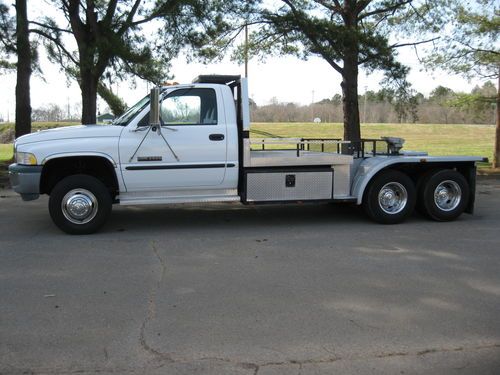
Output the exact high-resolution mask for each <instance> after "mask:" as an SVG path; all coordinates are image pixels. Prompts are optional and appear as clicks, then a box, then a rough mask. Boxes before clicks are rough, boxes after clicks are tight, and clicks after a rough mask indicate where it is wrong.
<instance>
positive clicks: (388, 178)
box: [363, 170, 416, 224]
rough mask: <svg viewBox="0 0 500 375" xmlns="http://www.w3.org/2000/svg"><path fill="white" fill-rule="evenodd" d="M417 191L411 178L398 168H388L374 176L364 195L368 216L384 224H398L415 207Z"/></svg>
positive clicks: (364, 204)
mask: <svg viewBox="0 0 500 375" xmlns="http://www.w3.org/2000/svg"><path fill="white" fill-rule="evenodd" d="M415 201H416V191H415V186H414V184H413V181H412V180H411V178H409V177H408V176H407V175H405V174H404V173H402V172H399V171H396V170H386V171H384V172H381V173H380V174H378V175H377V176H375V177H374V178H373V180H372V181H371V182H370V185H369V186H368V187H367V189H366V191H365V194H364V197H363V207H364V209H365V211H366V213H367V214H368V216H369V217H370V218H371V219H372V220H375V221H377V222H379V223H382V224H397V223H400V222H402V221H403V220H404V219H406V218H407V217H408V216H409V215H411V213H412V212H413V209H414V208H415Z"/></svg>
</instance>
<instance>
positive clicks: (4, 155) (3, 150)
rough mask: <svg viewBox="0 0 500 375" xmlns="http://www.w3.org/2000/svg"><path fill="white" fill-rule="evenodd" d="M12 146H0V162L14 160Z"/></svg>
mask: <svg viewBox="0 0 500 375" xmlns="http://www.w3.org/2000/svg"><path fill="white" fill-rule="evenodd" d="M12 151H13V149H12V145H1V144H0V162H2V161H7V160H10V159H12Z"/></svg>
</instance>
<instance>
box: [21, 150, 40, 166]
mask: <svg viewBox="0 0 500 375" xmlns="http://www.w3.org/2000/svg"><path fill="white" fill-rule="evenodd" d="M36 162H37V161H36V156H35V155H33V154H30V153H29V152H16V163H17V164H22V165H36Z"/></svg>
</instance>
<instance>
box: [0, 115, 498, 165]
mask: <svg viewBox="0 0 500 375" xmlns="http://www.w3.org/2000/svg"><path fill="white" fill-rule="evenodd" d="M66 125H72V124H71V123H65V124H61V123H58V124H54V123H36V124H34V126H33V128H34V130H38V129H47V128H52V127H57V126H66ZM4 126H5V125H4ZM0 129H2V127H0ZM252 130H256V131H259V132H267V133H271V134H273V135H277V136H281V137H306V138H342V132H343V128H342V124H325V123H323V124H313V123H254V124H252ZM361 132H362V136H363V138H380V137H381V136H389V135H390V136H395V137H402V138H404V139H406V144H405V149H406V150H419V151H427V152H429V154H430V155H475V156H485V157H488V158H489V159H490V160H491V158H492V156H493V140H494V134H495V127H494V126H492V125H443V124H431V125H428V124H366V125H363V126H362V130H361ZM0 133H1V131H0ZM252 136H254V137H257V138H261V137H263V136H262V135H260V134H252ZM10 158H12V145H0V161H5V160H8V159H10ZM486 166H487V165H486V164H483V165H482V167H486Z"/></svg>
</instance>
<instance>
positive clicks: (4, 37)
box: [0, 1, 16, 73]
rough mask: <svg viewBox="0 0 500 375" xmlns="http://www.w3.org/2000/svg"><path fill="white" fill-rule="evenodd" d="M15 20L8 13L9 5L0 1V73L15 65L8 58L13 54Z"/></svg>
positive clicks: (13, 67)
mask: <svg viewBox="0 0 500 375" xmlns="http://www.w3.org/2000/svg"><path fill="white" fill-rule="evenodd" d="M15 30H16V26H15V22H14V18H13V17H12V16H11V15H10V12H9V7H8V6H7V5H5V4H4V2H3V1H0V73H2V72H3V71H9V70H13V69H15V67H16V65H15V64H14V63H12V61H11V60H10V56H11V55H13V54H15V52H16V50H15V41H14V38H15Z"/></svg>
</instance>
